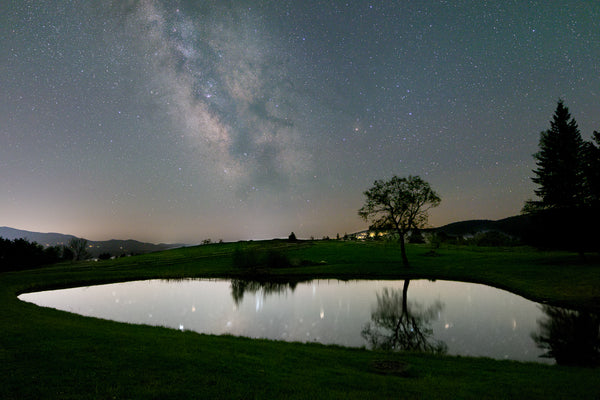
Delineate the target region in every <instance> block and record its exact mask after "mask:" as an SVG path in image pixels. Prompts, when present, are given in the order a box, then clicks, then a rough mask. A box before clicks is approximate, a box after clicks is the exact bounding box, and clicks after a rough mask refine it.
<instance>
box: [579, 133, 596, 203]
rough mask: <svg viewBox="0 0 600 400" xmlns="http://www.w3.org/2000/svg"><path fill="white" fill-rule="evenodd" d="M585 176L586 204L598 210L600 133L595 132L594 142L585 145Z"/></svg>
mask: <svg viewBox="0 0 600 400" xmlns="http://www.w3.org/2000/svg"><path fill="white" fill-rule="evenodd" d="M594 142H595V143H594ZM583 176H584V191H585V197H584V204H585V205H586V206H587V207H590V208H596V209H597V208H599V207H600V132H597V131H594V134H593V141H592V142H585V143H584V148H583Z"/></svg>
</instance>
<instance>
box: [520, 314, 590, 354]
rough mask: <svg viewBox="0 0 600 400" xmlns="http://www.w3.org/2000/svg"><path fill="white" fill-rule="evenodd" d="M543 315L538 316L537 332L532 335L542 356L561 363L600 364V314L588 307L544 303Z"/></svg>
mask: <svg viewBox="0 0 600 400" xmlns="http://www.w3.org/2000/svg"><path fill="white" fill-rule="evenodd" d="M542 310H543V311H544V313H545V314H546V318H545V319H543V320H538V325H539V333H537V334H536V333H533V334H532V335H531V336H532V338H533V340H534V341H535V342H536V344H537V346H538V347H539V348H541V349H544V350H547V351H546V353H545V354H544V355H542V357H549V358H554V359H555V360H556V363H557V364H560V365H583V366H598V365H600V315H598V314H596V313H592V312H588V311H575V310H567V309H565V308H560V307H551V306H543V307H542Z"/></svg>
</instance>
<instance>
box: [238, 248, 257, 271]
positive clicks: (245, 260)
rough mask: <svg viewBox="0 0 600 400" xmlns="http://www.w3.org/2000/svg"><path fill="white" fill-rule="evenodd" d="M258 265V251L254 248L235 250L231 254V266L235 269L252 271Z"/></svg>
mask: <svg viewBox="0 0 600 400" xmlns="http://www.w3.org/2000/svg"><path fill="white" fill-rule="evenodd" d="M259 264H260V263H259V257H258V251H257V250H256V249H254V248H250V249H242V248H237V249H235V251H234V252H233V266H234V267H236V268H243V269H252V268H256V267H258V265H259Z"/></svg>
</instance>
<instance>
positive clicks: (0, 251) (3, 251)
mask: <svg viewBox="0 0 600 400" xmlns="http://www.w3.org/2000/svg"><path fill="white" fill-rule="evenodd" d="M64 259H68V260H71V259H73V252H72V251H71V250H70V249H68V248H65V247H60V246H50V247H46V248H44V246H42V245H40V244H37V243H36V242H30V241H28V240H27V239H14V240H8V239H4V238H1V237H0V271H14V270H19V269H28V268H36V267H40V266H42V265H47V264H52V263H55V262H58V261H61V260H64Z"/></svg>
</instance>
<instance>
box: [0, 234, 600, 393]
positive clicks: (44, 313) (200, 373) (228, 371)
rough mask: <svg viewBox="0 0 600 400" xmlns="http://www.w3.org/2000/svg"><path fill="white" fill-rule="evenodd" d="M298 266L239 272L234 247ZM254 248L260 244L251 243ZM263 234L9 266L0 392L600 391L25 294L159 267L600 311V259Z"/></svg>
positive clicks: (551, 373) (563, 379) (499, 369)
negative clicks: (404, 262)
mask: <svg viewBox="0 0 600 400" xmlns="http://www.w3.org/2000/svg"><path fill="white" fill-rule="evenodd" d="M240 248H243V250H244V251H246V250H249V249H250V251H254V250H256V251H258V252H262V251H268V250H273V249H275V250H276V251H277V252H279V253H281V254H284V255H285V257H286V258H287V259H288V260H289V261H290V264H291V266H290V267H285V268H270V269H266V268H264V267H261V266H256V267H255V268H251V269H240V268H235V267H233V265H232V256H233V254H234V252H235V251H236V249H238V251H239V249H240ZM253 249H254V250H253ZM408 250H409V254H408V256H409V259H410V260H411V262H412V267H411V268H410V269H409V270H405V269H403V268H402V267H401V263H400V255H399V251H398V249H397V248H396V246H394V245H386V244H377V243H376V244H373V243H343V242H336V241H324V242H316V243H307V242H301V243H291V244H290V243H287V242H254V243H251V242H249V243H243V244H238V243H236V244H215V245H207V246H200V247H195V248H185V249H177V250H172V251H167V252H161V253H154V254H148V255H144V256H138V257H130V258H122V259H118V260H111V261H105V262H97V263H93V262H89V263H81V264H65V265H57V266H52V267H49V268H45V269H40V270H31V271H22V272H15V273H4V274H2V275H0V302H1V303H2V307H1V308H0V329H1V330H2V336H1V338H0V344H1V345H0V370H1V378H0V398H3V399H4V398H6V399H11V398H15V399H17V398H18V399H22V398H178V399H179V398H207V397H213V398H214V397H221V398H222V397H226V398H277V397H297V398H398V397H400V398H575V397H578V398H583V399H585V398H598V397H599V396H600V374H599V372H598V370H597V369H588V368H578V367H560V366H546V365H541V364H532V363H518V362H510V361H496V360H489V359H474V358H464V357H450V356H432V355H417V354H385V353H379V352H372V351H366V350H361V349H347V348H341V347H337V346H322V345H317V344H297V343H282V342H273V341H266V340H249V339H244V338H234V337H228V336H223V337H216V336H208V335H200V334H196V333H192V332H179V331H176V330H171V329H163V328H156V327H148V326H137V325H127V324H122V323H115V322H111V321H103V320H97V319H93V318H86V317H80V316H77V315H72V314H69V313H65V312H61V311H56V310H49V309H43V308H40V307H37V306H34V305H31V304H27V303H23V302H20V301H19V300H18V299H17V298H16V294H18V293H20V292H23V291H29V290H37V289H43V288H50V287H66V286H76V285H80V284H91V283H101V282H109V281H122V280H130V279H145V278H160V277H164V278H166V277H169V278H177V277H200V276H202V277H234V276H240V275H244V274H247V273H248V272H251V273H252V274H254V276H255V277H256V276H263V277H264V276H266V275H268V276H271V277H277V278H279V279H285V280H289V279H292V280H303V279H310V278H326V277H327V278H341V279H354V278H371V279H375V278H377V279H402V278H407V277H410V278H429V279H450V280H462V281H471V282H480V283H487V284H491V285H494V286H497V287H501V288H505V289H509V290H511V291H513V292H515V293H518V294H521V295H523V296H525V297H527V298H530V299H532V300H536V301H544V302H550V303H552V304H556V305H568V306H579V307H586V308H593V309H596V310H597V309H598V306H599V304H600V267H599V262H598V261H599V260H598V258H597V257H590V258H588V260H587V261H586V262H581V261H580V260H579V259H578V257H577V256H575V255H571V254H567V253H540V252H537V251H533V250H530V249H509V250H502V249H478V248H472V249H469V248H442V249H440V250H438V251H437V252H436V254H432V253H431V252H430V249H429V248H427V247H424V246H409V248H408Z"/></svg>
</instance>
